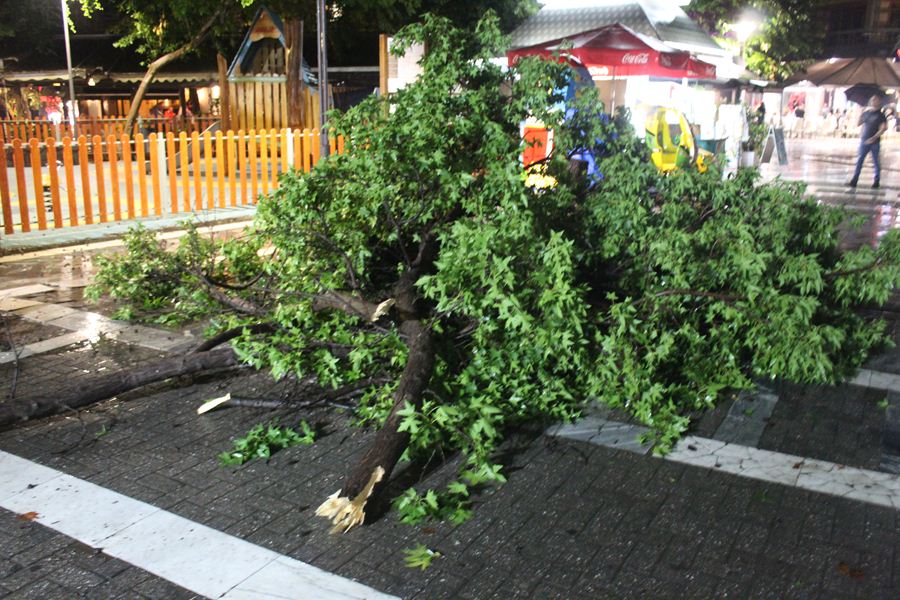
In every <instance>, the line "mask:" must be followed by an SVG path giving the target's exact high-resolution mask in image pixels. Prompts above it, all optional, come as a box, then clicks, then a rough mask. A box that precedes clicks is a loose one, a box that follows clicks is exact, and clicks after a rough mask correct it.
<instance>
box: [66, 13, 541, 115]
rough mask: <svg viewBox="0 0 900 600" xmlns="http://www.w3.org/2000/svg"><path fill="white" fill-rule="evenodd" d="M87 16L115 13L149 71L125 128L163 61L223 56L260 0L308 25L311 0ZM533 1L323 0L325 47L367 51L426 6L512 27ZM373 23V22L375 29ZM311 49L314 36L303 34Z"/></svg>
mask: <svg viewBox="0 0 900 600" xmlns="http://www.w3.org/2000/svg"><path fill="white" fill-rule="evenodd" d="M79 2H80V3H81V6H82V10H83V11H84V12H85V14H88V15H90V14H93V13H95V12H96V11H98V10H103V8H104V7H106V8H107V9H108V10H113V11H116V13H117V14H119V15H121V20H120V21H119V23H118V25H117V31H118V32H119V33H120V34H121V36H122V37H121V38H120V39H119V40H118V41H117V42H116V45H117V46H119V47H131V48H134V50H135V51H136V52H137V53H138V54H139V55H141V56H142V57H143V58H144V59H146V60H147V61H148V63H147V72H146V74H145V76H144V78H143V79H142V81H141V83H140V86H139V87H138V89H137V91H136V93H135V95H134V97H133V99H132V102H131V108H130V110H129V111H128V115H127V117H126V122H125V130H126V131H130V130H131V127H132V125H133V123H134V121H135V120H136V119H137V115H138V110H139V108H140V103H141V100H142V99H143V97H144V93H145V92H146V90H147V87H148V86H149V84H150V83H151V82H152V81H153V78H154V77H155V76H156V73H157V72H158V71H159V70H160V69H162V68H163V67H165V66H166V65H168V64H170V63H172V62H174V61H177V60H178V59H180V58H182V57H183V56H185V55H187V54H189V53H192V52H195V51H197V50H198V49H199V48H201V46H203V45H204V44H205V43H207V42H208V40H211V41H212V45H214V46H215V47H216V48H217V49H218V50H219V51H221V52H222V53H223V54H225V55H226V56H230V55H232V54H233V51H234V48H235V43H236V41H239V40H240V37H241V35H242V34H243V31H244V29H245V28H246V27H247V26H248V24H249V19H250V18H252V16H253V15H254V14H255V12H256V10H257V8H258V6H260V5H262V4H265V5H266V6H268V7H269V8H271V9H272V10H274V11H275V13H276V14H278V15H279V16H280V17H281V18H282V19H284V20H285V21H286V22H290V21H300V22H305V23H310V24H314V23H315V21H316V2H315V1H314V0H302V1H299V2H297V1H284V0H272V1H271V2H265V3H261V2H258V1H257V0H79ZM537 7H538V5H537V2H536V1H535V0H468V1H464V2H451V1H449V0H342V1H332V2H328V3H327V9H326V10H327V11H328V13H329V21H330V24H329V30H330V31H329V38H330V45H331V46H332V47H337V48H338V49H339V50H343V51H344V52H348V53H350V52H353V49H352V47H353V46H354V45H358V44H359V42H360V37H359V33H360V32H368V33H369V34H370V35H371V36H372V37H371V40H372V44H371V48H370V52H371V53H372V54H373V55H374V54H375V52H376V48H377V46H375V43H374V40H376V39H377V34H378V33H385V32H388V33H390V32H393V31H396V30H397V29H399V28H400V27H402V26H403V25H405V24H407V23H410V22H412V21H415V20H417V19H418V18H419V16H420V15H421V14H422V13H424V12H428V11H433V12H436V13H438V14H445V15H447V16H448V17H451V18H452V19H454V20H455V21H456V22H457V23H458V24H460V25H461V26H464V27H466V26H474V24H475V22H477V20H478V19H479V18H480V17H481V15H483V14H484V13H485V11H487V10H491V9H495V10H497V11H498V12H500V14H503V15H504V17H503V20H502V22H503V24H504V25H505V26H506V27H507V28H510V29H511V28H512V27H514V26H515V25H516V24H518V23H519V22H520V21H521V20H522V19H524V18H525V17H526V16H528V15H529V14H531V12H534V11H535V10H537ZM373 27H374V28H375V29H374V30H373ZM309 39H310V40H311V42H313V43H312V44H311V47H315V44H314V42H315V35H314V34H313V35H311V36H309Z"/></svg>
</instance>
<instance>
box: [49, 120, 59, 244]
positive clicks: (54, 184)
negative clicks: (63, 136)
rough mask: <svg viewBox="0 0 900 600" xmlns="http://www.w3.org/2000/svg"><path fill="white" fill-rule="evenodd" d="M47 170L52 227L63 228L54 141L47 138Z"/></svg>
mask: <svg viewBox="0 0 900 600" xmlns="http://www.w3.org/2000/svg"><path fill="white" fill-rule="evenodd" d="M47 169H48V171H49V172H50V198H51V205H50V206H51V207H52V210H53V227H54V228H55V229H59V228H60V227H62V226H63V218H62V208H61V207H60V203H59V170H58V169H57V166H56V139H54V138H52V137H51V138H47Z"/></svg>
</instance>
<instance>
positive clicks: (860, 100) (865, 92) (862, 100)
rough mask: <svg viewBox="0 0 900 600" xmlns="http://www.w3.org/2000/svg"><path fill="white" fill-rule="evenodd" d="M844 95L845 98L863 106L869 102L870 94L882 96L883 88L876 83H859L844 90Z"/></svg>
mask: <svg viewBox="0 0 900 600" xmlns="http://www.w3.org/2000/svg"><path fill="white" fill-rule="evenodd" d="M844 95H845V96H847V100H849V101H850V102H856V103H857V104H860V105H862V106H865V105H866V104H868V103H869V100H870V99H871V98H872V96H879V97H881V98H884V90H883V89H881V88H880V87H878V86H877V85H868V84H865V83H860V84H857V85H854V86H853V87H849V88H847V89H846V90H844Z"/></svg>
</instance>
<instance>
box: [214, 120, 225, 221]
mask: <svg viewBox="0 0 900 600" xmlns="http://www.w3.org/2000/svg"><path fill="white" fill-rule="evenodd" d="M226 176H227V172H226V171H225V139H224V138H223V137H222V130H221V129H220V130H219V131H217V132H216V183H217V184H218V185H217V186H216V191H217V192H218V194H219V202H218V206H219V208H225V177H226Z"/></svg>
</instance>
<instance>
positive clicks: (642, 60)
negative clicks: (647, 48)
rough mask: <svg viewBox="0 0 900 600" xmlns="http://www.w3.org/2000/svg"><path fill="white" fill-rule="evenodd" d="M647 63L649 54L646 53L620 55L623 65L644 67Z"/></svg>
mask: <svg viewBox="0 0 900 600" xmlns="http://www.w3.org/2000/svg"><path fill="white" fill-rule="evenodd" d="M648 62H650V54H649V53H647V52H637V53H631V52H629V53H628V54H623V55H622V64H623V65H646V64H647V63H648Z"/></svg>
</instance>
